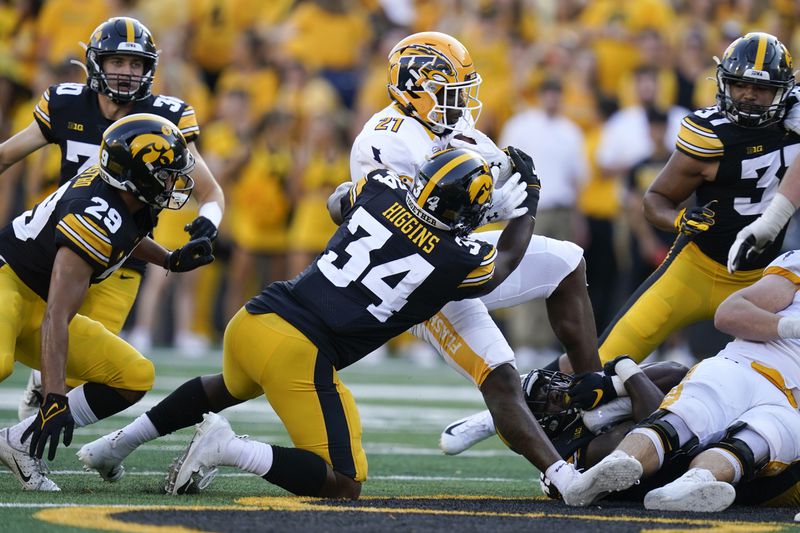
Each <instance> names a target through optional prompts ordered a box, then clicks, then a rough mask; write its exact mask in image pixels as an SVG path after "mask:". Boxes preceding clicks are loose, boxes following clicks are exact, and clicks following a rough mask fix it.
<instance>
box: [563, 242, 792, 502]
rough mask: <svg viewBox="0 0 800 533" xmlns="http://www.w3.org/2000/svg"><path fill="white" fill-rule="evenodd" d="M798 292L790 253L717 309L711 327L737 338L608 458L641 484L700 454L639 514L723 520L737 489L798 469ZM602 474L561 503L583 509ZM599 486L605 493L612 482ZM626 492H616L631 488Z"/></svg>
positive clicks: (590, 473)
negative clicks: (716, 515)
mask: <svg viewBox="0 0 800 533" xmlns="http://www.w3.org/2000/svg"><path fill="white" fill-rule="evenodd" d="M798 289H800V251H790V252H786V253H784V254H783V255H781V256H779V257H778V258H777V259H775V260H774V261H772V263H770V264H769V265H768V266H767V268H766V269H765V270H764V275H763V277H762V278H761V279H760V280H759V281H758V282H756V283H755V284H753V285H751V286H749V287H746V288H744V289H741V290H739V291H737V292H735V293H733V294H732V295H731V296H729V297H728V298H727V299H726V300H725V301H723V303H722V304H721V305H720V306H719V308H718V309H717V312H716V315H715V317H714V323H715V325H716V327H717V328H718V329H720V330H721V331H723V332H725V333H729V334H731V335H735V336H736V338H735V339H734V340H733V341H732V342H730V343H728V345H727V346H726V347H725V348H724V349H723V350H722V351H720V352H719V353H718V354H717V355H716V356H715V357H712V358H710V359H705V360H703V361H701V362H700V363H699V364H698V365H696V366H695V367H694V368H693V369H692V370H691V371H690V372H689V373H688V374H687V375H686V377H685V378H684V379H683V381H681V383H680V384H678V385H677V386H676V387H675V388H673V389H672V390H671V391H670V392H669V393H668V394H667V396H666V397H665V398H664V401H663V402H662V403H661V406H660V408H659V410H658V411H656V412H655V413H654V414H653V416H651V417H650V418H649V419H647V420H646V421H645V422H643V423H641V424H640V425H639V426H638V427H637V428H635V429H634V430H633V431H631V432H630V433H628V435H627V436H626V437H625V439H623V440H622V442H621V443H620V445H619V446H618V447H617V449H616V450H615V451H614V452H612V454H611V455H610V456H609V457H615V458H616V460H615V461H614V465H615V468H616V469H618V468H619V463H620V461H623V462H624V461H627V462H630V463H632V464H634V465H639V468H640V469H641V470H642V471H643V476H645V477H648V476H651V475H653V474H654V473H656V472H657V471H658V470H659V469H660V468H661V466H662V464H664V461H665V459H669V458H670V455H671V454H672V453H674V452H675V451H677V450H686V449H687V448H691V447H693V446H699V448H697V449H703V451H702V452H701V453H700V454H698V455H697V456H696V457H695V458H694V459H693V460H692V462H691V464H690V465H689V470H688V471H687V472H686V473H685V474H684V475H683V476H681V477H680V478H678V479H676V480H675V481H673V482H672V483H669V484H667V485H664V486H663V487H661V488H658V489H654V490H652V491H650V492H649V493H647V495H646V496H645V499H644V506H645V508H647V509H658V510H670V511H701V512H714V511H721V510H723V509H726V508H727V507H728V506H729V505H730V504H731V503H733V500H734V498H735V496H736V491H735V489H734V485H736V484H737V483H739V482H740V481H743V480H745V481H746V480H750V479H753V478H754V477H765V476H775V475H777V474H779V473H780V472H782V471H783V470H785V469H786V468H787V467H788V466H789V465H791V464H792V463H794V462H796V461H799V460H800V439H798V435H800V410H798V403H799V402H800V293H798ZM636 368H637V369H638V367H636ZM631 371H632V372H636V371H637V370H636V369H634V368H633V367H631ZM617 373H618V375H619V371H618V372H617ZM621 377H622V376H621ZM603 471H604V466H603V461H601V462H600V463H598V464H597V466H595V467H593V468H591V469H589V470H587V471H586V473H585V474H584V476H582V477H581V478H580V479H579V481H577V482H576V483H574V484H573V485H571V486H570V487H569V488H568V489H567V494H565V496H567V497H569V499H570V501H572V502H578V503H579V504H584V505H589V504H590V503H592V501H594V499H595V498H596V497H597V496H598V495H599V493H598V492H597V490H595V488H594V487H593V486H592V485H593V481H596V480H599V479H602V478H603V477H604V472H603ZM603 485H604V487H603V490H607V489H608V486H609V483H607V481H604V482H603ZM623 485H624V483H620V484H619V485H617V486H614V487H613V490H622V489H625V488H627V486H629V485H625V486H623Z"/></svg>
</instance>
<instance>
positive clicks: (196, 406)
mask: <svg viewBox="0 0 800 533" xmlns="http://www.w3.org/2000/svg"><path fill="white" fill-rule="evenodd" d="M209 411H211V402H209V400H208V395H207V394H206V391H205V389H204V388H203V382H202V380H201V378H199V377H196V378H194V379H191V380H189V381H187V382H186V383H184V384H183V385H181V386H180V387H178V388H177V389H175V390H174V391H173V392H172V393H171V394H170V395H169V396H167V397H166V398H164V399H163V400H161V401H160V402H158V404H156V405H155V406H154V407H153V408H152V409H150V410H149V411H147V416H148V417H149V418H150V420H151V421H152V423H153V426H154V427H155V428H156V430H157V431H158V434H159V435H168V434H169V433H172V432H174V431H178V430H179V429H183V428H188V427H191V426H193V425H194V424H199V423H200V422H201V421H202V420H203V415H204V414H206V413H208V412H209Z"/></svg>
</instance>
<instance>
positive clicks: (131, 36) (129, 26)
mask: <svg viewBox="0 0 800 533" xmlns="http://www.w3.org/2000/svg"><path fill="white" fill-rule="evenodd" d="M125 30H126V32H127V34H126V36H125V40H127V41H128V42H129V43H132V42H134V40H135V39H136V32H135V31H134V29H133V19H132V18H130V17H126V18H125Z"/></svg>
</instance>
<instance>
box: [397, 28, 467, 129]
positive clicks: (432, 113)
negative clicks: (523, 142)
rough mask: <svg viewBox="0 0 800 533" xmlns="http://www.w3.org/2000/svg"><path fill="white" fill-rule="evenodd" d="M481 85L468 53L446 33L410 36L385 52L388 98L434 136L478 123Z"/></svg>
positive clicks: (425, 33) (432, 32)
mask: <svg viewBox="0 0 800 533" xmlns="http://www.w3.org/2000/svg"><path fill="white" fill-rule="evenodd" d="M481 81H482V80H481V77H480V75H479V74H478V72H477V71H476V70H475V65H474V64H473V62H472V57H471V56H470V54H469V52H468V51H467V49H466V48H465V47H464V45H463V44H461V43H460V42H459V41H458V40H456V39H454V38H453V37H451V36H449V35H447V34H445V33H439V32H434V31H427V32H422V33H415V34H413V35H409V36H408V37H406V38H405V39H403V40H402V41H400V42H399V43H397V44H396V45H395V46H394V48H392V51H391V52H389V84H388V89H389V96H390V97H391V98H392V100H394V101H395V102H396V103H397V105H399V106H400V107H401V108H402V110H403V112H404V113H406V114H407V115H409V116H412V117H414V118H416V119H418V120H419V121H421V122H422V123H423V124H424V125H425V126H426V127H427V128H428V129H430V130H431V131H432V132H434V133H436V134H440V135H441V134H444V133H448V132H450V131H463V130H465V129H468V128H470V127H471V126H472V125H474V123H475V122H477V120H478V116H479V115H480V111H481V107H483V104H482V103H481V101H480V100H479V99H478V88H479V86H480V84H481Z"/></svg>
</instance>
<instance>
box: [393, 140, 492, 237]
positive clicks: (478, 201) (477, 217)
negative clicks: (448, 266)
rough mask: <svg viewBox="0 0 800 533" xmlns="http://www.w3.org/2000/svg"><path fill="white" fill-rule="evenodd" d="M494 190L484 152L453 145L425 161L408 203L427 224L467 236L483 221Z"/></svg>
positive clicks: (409, 194) (416, 178)
mask: <svg viewBox="0 0 800 533" xmlns="http://www.w3.org/2000/svg"><path fill="white" fill-rule="evenodd" d="M493 190H494V178H493V177H492V173H491V171H490V169H489V164H488V163H486V161H484V159H483V158H482V157H481V156H479V155H478V154H477V153H475V152H473V151H471V150H464V149H452V148H450V149H447V150H442V151H440V152H436V153H435V154H433V156H431V158H430V159H429V160H428V161H427V162H425V164H423V165H422V167H421V168H420V169H419V172H417V175H416V177H415V178H414V184H413V185H412V187H411V190H409V191H408V194H407V195H406V203H407V204H408V207H409V208H410V209H411V211H412V212H413V213H414V214H415V215H416V216H417V217H419V218H420V219H421V220H423V221H424V222H426V223H427V224H430V225H431V226H434V227H437V228H439V229H444V230H449V231H451V232H453V233H454V234H455V235H457V236H465V235H468V234H469V233H471V232H472V231H473V230H474V229H475V228H477V227H478V225H479V224H480V222H481V219H483V215H484V214H485V213H486V211H487V210H488V209H489V206H490V205H491V201H492V191H493Z"/></svg>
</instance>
